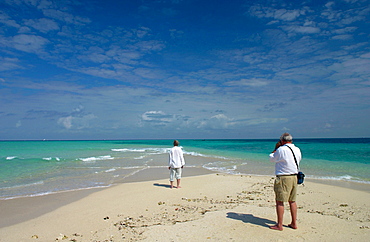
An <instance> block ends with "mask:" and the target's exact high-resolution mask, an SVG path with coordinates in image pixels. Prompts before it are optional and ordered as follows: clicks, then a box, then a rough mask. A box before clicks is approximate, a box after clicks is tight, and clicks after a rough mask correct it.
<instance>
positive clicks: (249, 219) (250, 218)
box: [227, 212, 276, 227]
mask: <svg viewBox="0 0 370 242" xmlns="http://www.w3.org/2000/svg"><path fill="white" fill-rule="evenodd" d="M227 218H231V219H236V220H241V221H243V222H244V223H250V224H255V225H259V226H262V227H270V225H271V224H275V223H276V222H275V221H272V220H269V219H265V218H259V217H255V216H254V215H253V214H242V213H232V212H230V213H227ZM269 224H270V225H269Z"/></svg>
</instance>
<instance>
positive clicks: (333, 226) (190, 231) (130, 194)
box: [0, 174, 370, 242]
mask: <svg viewBox="0 0 370 242" xmlns="http://www.w3.org/2000/svg"><path fill="white" fill-rule="evenodd" d="M272 186H273V177H262V176H261V177H259V176H239V175H238V176H237V175H224V174H220V175H218V174H210V175H202V176H195V177H184V178H183V179H182V188H181V189H170V188H169V187H168V179H164V180H157V181H146V182H136V183H124V184H120V185H117V186H114V187H111V188H108V189H104V190H101V191H98V192H95V193H92V194H90V195H88V196H86V197H83V198H82V199H80V200H78V201H74V202H72V203H69V204H67V205H65V206H62V207H59V208H57V209H55V210H53V211H50V212H48V213H45V214H43V215H41V216H38V217H36V218H33V219H29V220H27V221H24V222H21V223H17V224H14V225H10V226H7V227H3V228H1V229H0V241H4V242H5V241H7V242H8V241H56V240H57V241H59V240H62V241H135V240H145V241H303V240H305V241H369V238H370V206H369V201H370V193H369V192H366V191H358V190H351V189H348V188H342V187H337V186H330V185H324V184H318V183H313V182H309V181H306V184H305V186H299V191H298V201H297V204H298V207H299V209H298V226H299V228H298V229H297V230H293V229H290V228H288V227H285V228H284V230H283V231H275V230H271V229H269V228H268V226H269V225H272V224H274V223H275V219H276V214H275V202H274V193H273V189H272ZM50 197H52V196H50ZM47 199H48V198H46V199H45V201H47ZM53 199H55V197H54V198H53ZM0 208H1V202H0ZM287 208H288V206H287ZM289 217H290V216H289V210H286V213H285V218H284V224H285V225H287V224H288V223H289V222H290V219H289ZM1 219H6V218H1Z"/></svg>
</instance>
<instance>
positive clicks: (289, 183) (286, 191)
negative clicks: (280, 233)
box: [270, 133, 302, 230]
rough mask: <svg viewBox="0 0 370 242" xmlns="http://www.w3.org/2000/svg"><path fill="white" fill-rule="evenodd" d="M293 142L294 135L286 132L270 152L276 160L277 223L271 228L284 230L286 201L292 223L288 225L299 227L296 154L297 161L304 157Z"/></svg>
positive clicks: (271, 158)
mask: <svg viewBox="0 0 370 242" xmlns="http://www.w3.org/2000/svg"><path fill="white" fill-rule="evenodd" d="M292 142H293V137H292V136H291V135H290V134H289V133H284V134H282V135H281V136H280V141H279V142H278V143H277V144H276V146H275V150H274V151H273V152H272V153H271V154H270V161H271V162H275V175H276V179H275V183H274V191H275V200H276V213H277V224H276V225H274V226H271V227H270V229H275V230H283V216H284V202H289V206H290V215H291V217H292V221H291V223H290V224H289V225H288V227H290V228H292V229H297V204H296V196H297V187H298V184H297V174H298V167H297V165H296V163H295V160H294V156H293V152H294V155H295V157H296V160H297V163H298V165H299V162H300V161H301V159H302V154H301V150H300V149H299V148H298V147H296V146H295V145H294V144H292Z"/></svg>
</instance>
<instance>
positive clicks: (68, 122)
mask: <svg viewBox="0 0 370 242" xmlns="http://www.w3.org/2000/svg"><path fill="white" fill-rule="evenodd" d="M72 120H73V117H72V116H68V117H63V118H59V120H58V124H60V125H62V126H63V127H64V128H66V129H70V128H72Z"/></svg>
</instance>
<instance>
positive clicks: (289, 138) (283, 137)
mask: <svg viewBox="0 0 370 242" xmlns="http://www.w3.org/2000/svg"><path fill="white" fill-rule="evenodd" d="M280 140H281V141H285V142H292V141H293V137H292V136H291V135H290V134H289V133H284V134H282V135H281V136H280Z"/></svg>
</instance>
